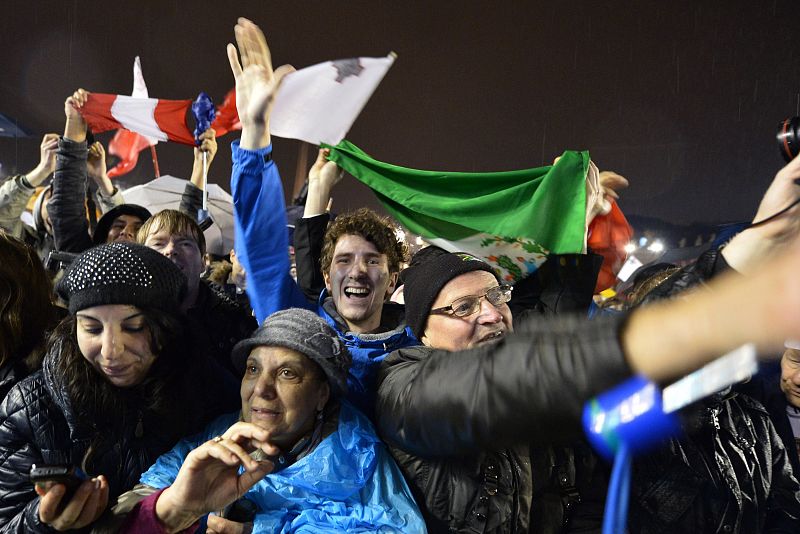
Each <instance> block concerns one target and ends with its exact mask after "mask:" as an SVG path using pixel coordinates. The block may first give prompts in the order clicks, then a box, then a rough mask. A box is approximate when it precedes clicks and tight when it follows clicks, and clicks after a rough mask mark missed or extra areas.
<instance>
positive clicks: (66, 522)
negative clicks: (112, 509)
mask: <svg viewBox="0 0 800 534" xmlns="http://www.w3.org/2000/svg"><path fill="white" fill-rule="evenodd" d="M66 491H67V488H66V487H65V486H64V484H54V485H53V486H51V487H50V488H48V489H43V488H41V487H39V486H36V493H37V494H38V495H39V520H40V521H41V522H42V523H45V524H47V525H50V526H51V527H53V528H54V529H56V530H71V529H78V528H82V527H85V526H87V525H91V524H92V523H94V522H95V521H97V519H98V518H99V517H100V516H101V515H103V512H104V511H105V509H106V507H107V506H108V481H107V480H106V478H105V477H104V476H102V475H101V476H99V477H97V478H93V479H91V480H86V481H84V482H83V483H82V484H81V485H80V486H78V489H77V490H76V491H75V494H74V495H73V496H72V498H71V499H70V500H69V502H68V503H67V504H66V505H65V506H60V505H61V499H62V497H63V496H64V493H65V492H66Z"/></svg>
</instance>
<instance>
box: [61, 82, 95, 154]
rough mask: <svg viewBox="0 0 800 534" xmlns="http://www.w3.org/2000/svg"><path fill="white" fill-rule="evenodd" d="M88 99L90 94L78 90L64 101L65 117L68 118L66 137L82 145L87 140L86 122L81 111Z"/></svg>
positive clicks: (65, 127) (65, 128) (65, 130)
mask: <svg viewBox="0 0 800 534" xmlns="http://www.w3.org/2000/svg"><path fill="white" fill-rule="evenodd" d="M88 98H89V93H88V92H86V91H85V90H84V89H78V90H77V91H75V92H74V93H72V96H70V97H68V98H67V100H66V101H64V115H66V117H67V123H66V125H65V126H64V137H66V138H67V139H69V140H71V141H75V142H78V143H80V142H82V141H84V140H85V139H86V121H84V120H83V116H82V115H81V112H80V109H81V108H82V107H83V105H84V104H85V103H86V100H87V99H88Z"/></svg>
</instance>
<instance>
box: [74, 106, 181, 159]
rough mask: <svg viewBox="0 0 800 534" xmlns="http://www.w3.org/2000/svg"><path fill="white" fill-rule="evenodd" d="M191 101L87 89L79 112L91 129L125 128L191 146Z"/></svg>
mask: <svg viewBox="0 0 800 534" xmlns="http://www.w3.org/2000/svg"><path fill="white" fill-rule="evenodd" d="M191 105H192V101H191V100H163V99H157V98H135V97H132V96H125V95H109V94H104V93H90V94H89V98H88V99H87V100H86V103H85V104H84V105H83V107H82V108H81V114H82V115H83V118H84V119H85V120H86V123H87V124H88V125H89V127H90V128H91V129H92V131H93V132H95V133H100V132H106V131H108V130H116V129H118V128H125V129H126V130H130V131H132V132H136V133H138V134H141V135H144V136H146V137H151V138H153V139H156V140H158V141H174V142H177V143H182V144H184V145H191V146H194V144H195V143H194V136H193V135H192V131H191V128H189V126H188V124H187V123H186V116H187V115H186V114H187V111H188V110H189V108H190V107H191Z"/></svg>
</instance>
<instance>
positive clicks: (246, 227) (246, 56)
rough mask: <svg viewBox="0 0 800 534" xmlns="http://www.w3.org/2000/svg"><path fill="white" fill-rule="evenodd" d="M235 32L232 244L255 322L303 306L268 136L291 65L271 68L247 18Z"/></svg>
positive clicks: (266, 51) (258, 35) (230, 50)
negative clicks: (238, 125) (238, 134)
mask: <svg viewBox="0 0 800 534" xmlns="http://www.w3.org/2000/svg"><path fill="white" fill-rule="evenodd" d="M235 33H236V41H237V43H238V45H239V52H240V53H241V57H242V61H241V63H240V62H239V58H238V56H237V52H236V48H235V47H234V46H233V45H231V44H229V45H228V59H229V61H230V65H231V71H232V72H233V75H234V78H235V79H236V105H237V107H238V109H239V118H240V119H241V121H242V138H241V140H240V141H239V142H238V143H237V142H234V143H233V145H232V152H233V172H232V175H231V192H232V194H233V203H234V212H235V231H236V237H235V247H236V255H237V257H238V259H239V261H240V262H241V263H242V265H243V266H244V268H245V271H246V272H247V294H248V296H249V297H250V303H251V305H252V306H253V310H254V311H255V313H256V319H257V320H258V322H259V323H261V322H262V321H263V320H264V319H266V318H267V317H268V316H269V315H270V314H272V313H274V312H276V311H279V310H282V309H285V308H288V307H291V306H299V307H308V303H307V302H306V300H305V298H304V297H303V295H302V294H301V293H300V291H299V290H298V289H297V285H296V284H295V283H294V280H292V278H291V276H290V274H289V241H288V236H287V232H286V207H285V206H284V202H283V185H282V184H281V180H280V176H279V175H278V168H277V166H276V165H275V163H274V162H273V161H272V147H271V146H270V136H269V115H270V112H271V110H272V102H273V100H274V94H275V92H276V91H277V90H278V87H279V86H280V81H281V80H282V79H283V76H285V75H286V73H288V72H291V71H292V70H293V69H292V67H289V66H284V67H280V68H279V69H277V70H276V71H274V72H273V70H272V61H271V59H270V54H269V48H267V42H266V39H265V38H264V34H263V33H261V30H260V29H259V28H258V26H256V25H255V24H253V23H252V22H250V21H249V20H247V19H239V23H238V24H237V25H236V28H235Z"/></svg>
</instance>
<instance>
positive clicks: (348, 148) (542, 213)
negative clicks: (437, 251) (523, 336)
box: [325, 140, 599, 283]
mask: <svg viewBox="0 0 800 534" xmlns="http://www.w3.org/2000/svg"><path fill="white" fill-rule="evenodd" d="M325 146H326V148H330V149H331V154H330V158H329V159H330V160H331V161H334V162H336V164H337V165H339V167H341V168H342V169H344V170H345V171H347V172H348V173H350V174H352V175H353V176H355V177H356V178H357V179H358V180H359V181H361V182H363V183H364V184H366V185H367V186H369V187H370V188H371V189H372V190H373V191H374V192H375V195H376V196H377V197H378V199H379V200H380V201H381V203H382V204H383V206H384V207H385V208H386V210H387V211H388V212H389V213H390V214H391V215H392V216H394V217H395V218H396V219H397V220H398V221H399V222H400V223H401V224H402V225H403V226H405V227H406V228H407V229H408V230H410V231H411V232H413V233H415V234H417V235H419V236H421V237H422V238H423V239H425V240H426V241H428V242H429V243H431V244H434V245H437V246H439V247H442V248H444V249H445V250H449V251H452V252H468V253H470V254H473V255H475V256H478V257H481V258H483V259H484V260H486V261H487V262H488V263H489V264H491V265H492V266H493V267H494V268H495V269H496V270H497V271H498V273H500V275H501V276H502V277H503V278H504V279H505V280H507V281H508V282H511V283H513V282H516V281H517V280H520V279H521V278H524V277H525V276H527V275H528V274H529V273H531V272H533V271H535V270H536V269H537V268H538V266H539V265H541V264H542V263H543V262H544V260H545V259H546V257H547V254H548V253H556V254H566V253H580V252H583V251H584V250H585V246H586V197H587V180H588V181H589V182H590V183H591V186H590V190H595V191H596V190H598V189H599V187H598V184H597V179H598V172H597V168H596V167H595V166H594V164H593V163H591V161H590V160H589V153H588V152H586V151H583V152H577V151H567V152H564V154H563V155H562V156H561V158H559V159H558V161H557V162H556V163H555V164H554V165H551V166H546V167H537V168H532V169H524V170H519V171H506V172H490V173H465V172H444V171H423V170H417V169H409V168H405V167H399V166H397V165H392V164H389V163H383V162H380V161H378V160H376V159H373V158H371V157H370V156H369V155H367V154H366V153H365V152H364V151H362V150H361V149H359V148H358V147H357V146H355V145H354V144H352V143H350V142H349V141H347V140H343V141H341V142H340V143H339V144H338V145H336V146H327V145H325Z"/></svg>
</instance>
